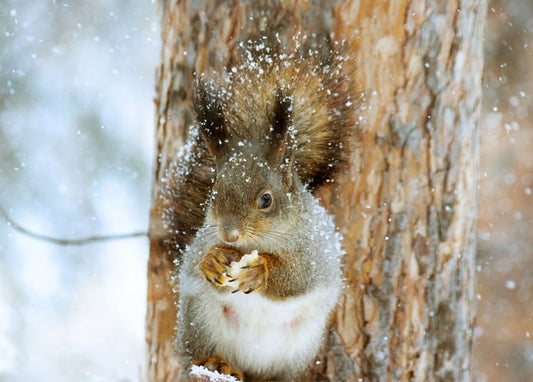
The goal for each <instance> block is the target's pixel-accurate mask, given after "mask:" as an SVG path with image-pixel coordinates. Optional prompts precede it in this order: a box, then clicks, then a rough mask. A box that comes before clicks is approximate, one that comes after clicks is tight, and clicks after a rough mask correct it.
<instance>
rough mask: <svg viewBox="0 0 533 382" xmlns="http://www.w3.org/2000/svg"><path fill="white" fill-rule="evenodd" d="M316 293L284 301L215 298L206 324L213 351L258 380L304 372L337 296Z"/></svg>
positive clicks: (256, 296)
mask: <svg viewBox="0 0 533 382" xmlns="http://www.w3.org/2000/svg"><path fill="white" fill-rule="evenodd" d="M320 289H321V290H317V291H314V292H311V293H309V294H307V295H305V296H299V297H294V298H290V299H287V300H284V301H272V300H269V299H267V298H265V297H263V296H262V295H260V294H258V293H251V294H249V295H246V294H243V293H235V294H231V293H228V294H217V295H216V302H215V301H211V303H212V304H213V305H215V306H213V305H212V306H211V309H210V311H211V313H213V316H212V317H210V318H209V319H208V320H207V321H211V322H206V324H207V327H209V329H208V330H209V331H210V332H211V335H212V341H213V343H215V344H217V345H216V351H217V352H219V353H221V354H223V355H224V356H225V357H226V359H227V360H228V361H229V362H230V363H232V364H235V366H237V367H239V368H241V369H242V370H253V373H254V374H258V375H260V374H263V373H264V372H269V373H271V372H272V371H273V370H279V371H283V370H301V369H302V368H305V367H306V366H307V365H308V364H309V363H310V362H311V360H312V358H313V357H314V356H315V354H316V352H317V350H318V347H319V345H320V342H321V340H322V335H323V332H324V328H325V325H326V321H327V319H328V315H329V312H330V311H331V309H332V307H333V305H334V304H335V302H336V298H337V293H338V292H337V290H335V289H333V288H327V289H326V288H320ZM213 308H214V309H213ZM217 323H218V324H217Z"/></svg>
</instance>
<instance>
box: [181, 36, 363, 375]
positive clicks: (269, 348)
mask: <svg viewBox="0 0 533 382" xmlns="http://www.w3.org/2000/svg"><path fill="white" fill-rule="evenodd" d="M243 57H244V58H243V60H242V62H241V63H239V64H237V65H234V66H232V67H231V68H229V69H228V70H227V73H222V74H221V73H220V72H215V73H213V74H211V78H208V76H207V75H205V74H204V75H199V76H197V79H196V84H195V90H194V110H195V115H196V121H197V128H198V133H199V137H200V138H201V142H202V144H203V145H204V146H205V149H206V152H207V153H208V154H207V155H209V160H211V161H212V163H213V173H214V178H213V184H212V185H211V190H210V195H209V200H208V202H207V211H206V218H205V222H204V225H203V226H202V227H201V228H200V229H199V230H198V231H197V233H196V235H195V237H194V238H193V240H192V242H191V243H190V244H189V245H188V246H187V247H186V248H185V250H184V251H183V256H182V259H181V263H180V264H179V267H178V280H179V291H180V297H179V303H178V308H179V309H178V310H179V313H178V327H177V340H176V343H177V344H176V347H177V350H178V353H179V355H180V357H181V359H182V362H183V364H184V366H186V367H187V369H188V370H190V369H191V368H192V367H193V365H198V366H204V367H206V368H208V369H210V370H214V371H218V372H220V373H223V374H229V375H233V376H234V377H235V378H237V379H240V380H243V381H244V380H246V381H256V380H279V381H291V380H295V379H298V378H300V377H301V376H302V375H304V373H305V372H306V370H307V369H308V368H309V367H310V365H311V363H312V361H313V359H314V358H315V357H316V355H317V353H318V351H319V349H320V346H321V345H322V343H323V340H324V337H325V334H326V330H327V325H328V320H329V317H330V315H331V313H332V311H333V309H334V307H335V305H336V303H337V300H338V297H339V295H340V291H341V286H342V281H341V278H342V277H341V265H340V263H341V256H342V254H343V250H342V246H341V235H340V234H339V233H338V232H337V231H336V228H335V225H334V223H333V220H332V217H331V216H330V215H329V214H328V213H327V212H326V210H325V209H324V208H323V207H322V206H321V205H320V204H319V201H318V200H317V199H316V198H315V197H314V196H313V194H312V192H313V191H314V190H316V189H317V188H318V187H320V186H321V185H324V184H326V183H330V182H332V181H333V179H334V177H335V175H337V174H338V173H340V172H342V169H343V168H345V167H344V166H345V163H346V161H347V157H348V152H349V136H350V133H349V131H350V129H352V128H353V126H354V121H353V105H352V103H353V101H352V89H353V88H352V87H351V85H350V83H351V82H350V81H351V80H350V78H349V75H348V74H347V69H346V68H345V67H344V64H345V63H346V59H344V58H343V57H342V55H341V54H340V53H338V52H331V55H330V56H329V57H326V58H324V57H323V55H321V54H318V53H315V54H313V53H309V54H308V56H307V57H304V58H302V57H298V56H297V54H287V53H283V52H279V51H275V50H273V49H270V48H269V47H268V46H264V45H263V46H261V43H255V42H254V43H253V44H251V45H250V46H249V47H248V48H247V49H244V54H243ZM346 66H349V65H348V64H346Z"/></svg>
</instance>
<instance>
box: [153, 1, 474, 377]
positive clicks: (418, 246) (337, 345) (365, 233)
mask: <svg viewBox="0 0 533 382" xmlns="http://www.w3.org/2000/svg"><path fill="white" fill-rule="evenodd" d="M261 4H265V2H261V1H243V2H238V1H233V2H230V1H227V2H214V1H184V0H164V1H161V3H160V5H161V15H162V37H163V42H162V44H163V46H162V57H161V66H160V68H159V71H158V77H157V99H156V106H157V111H156V113H157V120H156V135H157V161H156V165H155V178H154V193H153V198H154V206H153V210H152V215H151V222H152V223H151V248H150V259H149V267H148V307H147V319H146V325H147V326H146V329H147V331H146V340H147V345H148V347H147V366H146V372H147V379H148V380H150V381H176V380H177V378H178V376H179V375H180V373H181V369H180V366H179V364H178V362H177V360H176V359H175V356H174V354H173V340H174V338H173V337H174V328H175V324H176V323H175V320H176V306H175V301H177V295H176V294H174V293H173V289H174V290H175V291H177V290H178V286H177V285H174V284H173V281H172V274H173V271H174V269H173V268H174V265H173V261H174V259H175V258H176V257H178V256H179V248H180V247H182V246H183V245H185V244H186V243H187V242H188V241H189V240H190V237H191V235H192V234H193V232H194V230H191V229H190V228H191V227H187V226H186V227H183V226H180V227H173V229H172V230H170V232H169V229H168V227H166V226H164V225H163V223H162V219H161V216H162V214H163V211H162V207H161V205H160V199H159V198H158V195H159V191H160V186H161V181H162V179H164V178H165V174H166V171H167V169H168V167H169V165H170V163H171V162H172V160H173V158H174V157H175V155H176V152H177V151H178V149H179V147H181V145H183V143H184V141H185V139H186V135H187V129H186V127H187V126H188V125H189V124H190V123H191V121H192V111H191V103H190V100H191V80H192V78H193V72H194V71H195V70H197V71H203V70H205V69H206V68H209V67H212V66H214V65H215V63H216V62H220V61H222V62H223V61H225V60H227V59H230V58H231V55H232V52H233V49H234V47H235V44H236V42H238V41H240V40H242V39H243V38H247V37H248V36H252V35H254V34H257V32H258V28H259V27H260V26H258V24H259V21H260V20H261V18H260V17H259V16H260V13H259V11H258V10H259V9H260V7H261ZM268 4H272V2H268ZM272 8H273V9H277V13H276V17H273V18H271V21H270V22H272V23H273V24H272V25H275V26H276V28H278V31H279V33H280V34H281V35H282V36H292V35H294V34H295V33H297V32H298V31H299V30H301V31H304V32H305V31H313V32H317V34H318V35H319V36H320V35H321V34H323V33H328V34H334V36H335V38H337V39H340V38H343V37H348V38H349V41H350V42H349V45H348V46H349V49H350V50H351V51H352V52H351V55H352V56H353V57H354V58H356V60H357V62H358V63H359V64H358V70H357V72H356V74H355V75H356V76H357V81H358V83H359V87H360V89H361V91H363V92H364V93H365V95H366V102H365V107H363V108H362V109H361V112H360V116H361V121H362V122H363V126H364V135H363V139H362V142H361V143H360V145H359V149H358V150H357V151H358V152H357V155H356V154H355V153H354V155H353V156H352V161H351V166H350V169H349V171H348V173H347V174H345V176H343V177H342V178H341V179H340V180H339V182H337V184H336V185H335V187H334V188H329V189H323V190H321V194H320V195H321V197H322V201H323V204H324V205H325V206H326V207H328V208H329V210H330V211H331V212H332V213H333V214H334V215H335V218H336V223H337V225H338V227H339V229H340V231H341V232H342V233H343V234H344V238H345V240H344V246H345V250H346V252H347V255H346V257H345V259H344V273H345V277H346V288H345V289H344V293H343V296H342V300H341V303H340V304H339V307H338V309H337V312H336V315H335V317H334V322H333V327H332V330H331V331H330V334H329V337H328V339H327V341H326V342H327V343H326V346H325V349H324V351H323V354H322V355H321V356H320V358H319V360H320V362H317V365H315V369H314V370H313V371H312V373H311V375H309V376H307V380H315V379H320V380H323V379H330V380H338V381H347V380H357V379H358V378H363V379H364V380H391V381H392V380H465V381H466V380H469V376H470V370H469V369H470V350H471V339H472V328H473V321H474V313H475V309H474V305H475V304H474V302H475V298H474V277H475V269H474V266H475V262H474V260H475V258H474V257H475V242H474V229H475V217H476V207H477V191H476V188H477V180H478V128H477V123H478V117H479V109H480V95H481V73H482V65H483V61H482V24H483V20H484V15H485V2H484V1H474V0H465V1H461V2H459V1H444V0H443V1H429V2H425V1H420V0H413V1H401V0H399V1H393V2H378V1H374V0H361V1H355V0H354V1H347V2H343V3H342V4H336V3H335V2H316V4H312V3H311V2H308V1H303V2H299V1H286V2H283V6H280V5H272ZM250 15H251V16H253V17H250ZM251 19H253V20H251ZM167 181H168V180H167ZM173 186H174V187H176V189H178V191H177V193H176V195H177V196H179V197H182V196H184V195H182V194H180V193H179V188H180V183H179V181H178V182H176V184H175V185H173ZM196 219H201V217H198V218H196ZM187 224H189V223H187ZM170 236H172V238H170Z"/></svg>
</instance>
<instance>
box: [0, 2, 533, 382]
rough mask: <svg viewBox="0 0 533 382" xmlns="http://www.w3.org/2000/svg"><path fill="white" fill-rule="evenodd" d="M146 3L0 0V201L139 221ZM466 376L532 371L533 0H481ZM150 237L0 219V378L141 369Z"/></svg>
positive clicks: (144, 219) (147, 149)
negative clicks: (94, 240)
mask: <svg viewBox="0 0 533 382" xmlns="http://www.w3.org/2000/svg"><path fill="white" fill-rule="evenodd" d="M159 46H160V44H159V21H158V16H157V11H156V4H155V2H154V1H144V2H133V1H126V0H93V1H90V2H89V1H86V2H80V1H75V0H65V1H56V0H50V1H39V2H37V1H29V0H3V1H1V2H0V206H1V207H3V209H5V210H7V211H8V213H9V215H10V216H11V218H12V219H13V220H15V221H16V222H18V223H19V224H21V225H23V226H25V227H26V228H29V229H31V230H33V231H36V232H40V233H43V234H47V235H50V236H55V237H61V238H79V237H84V236H87V235H94V234H101V235H106V234H115V233H127V232H133V231H139V230H141V231H143V230H147V227H148V211H149V207H150V188H151V169H152V159H153V135H154V133H153V130H154V129H153V126H154V123H153V118H154V117H153V115H154V107H153V101H152V100H153V97H154V74H155V68H156V67H157V65H158V62H159ZM485 57H486V66H485V72H484V100H483V114H482V119H481V126H480V135H481V150H482V154H481V182H480V187H479V196H480V209H479V229H478V249H479V251H478V273H477V275H478V280H477V287H478V292H477V293H478V295H477V310H478V318H477V324H476V329H475V333H474V335H475V337H474V380H475V381H529V380H533V249H532V248H533V127H532V123H533V103H532V95H533V75H532V74H531V73H533V2H532V1H530V0H507V1H505V0H501V1H497V0H493V1H489V9H488V14H487V23H486V33H485ZM147 257H148V244H147V240H146V239H145V238H135V239H128V240H120V241H111V242H104V243H98V244H90V245H84V246H60V245H56V244H52V243H48V242H43V241H39V240H35V239H32V238H30V237H28V236H25V235H22V234H20V233H18V232H17V231H15V230H14V229H13V228H11V227H10V226H9V224H7V222H5V221H2V218H0V382H7V381H10V382H11V381H13V382H15V381H16V382H19V381H24V382H26V381H56V382H67V381H68V382H71V381H113V382H115V381H124V382H125V381H137V380H139V376H140V375H141V372H142V370H141V368H142V365H143V362H144V310H145V298H146V263H147Z"/></svg>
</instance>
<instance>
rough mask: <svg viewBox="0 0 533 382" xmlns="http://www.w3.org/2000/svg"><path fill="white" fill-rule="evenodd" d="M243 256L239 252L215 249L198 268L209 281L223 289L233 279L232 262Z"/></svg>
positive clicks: (205, 256)
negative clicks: (231, 273)
mask: <svg viewBox="0 0 533 382" xmlns="http://www.w3.org/2000/svg"><path fill="white" fill-rule="evenodd" d="M241 256H242V254H241V253H240V252H239V251H237V250H234V249H226V248H218V247H215V248H213V249H212V250H210V251H209V252H207V253H206V254H205V255H204V257H203V258H202V261H201V262H200V265H199V266H198V267H199V269H200V272H201V273H202V274H203V276H204V278H205V279H206V280H207V281H209V282H210V283H212V284H214V285H216V286H218V287H222V286H224V285H226V282H227V281H228V280H229V279H232V277H231V276H230V275H229V270H230V264H231V262H232V261H236V260H238V259H239V258H240V257H241Z"/></svg>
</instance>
